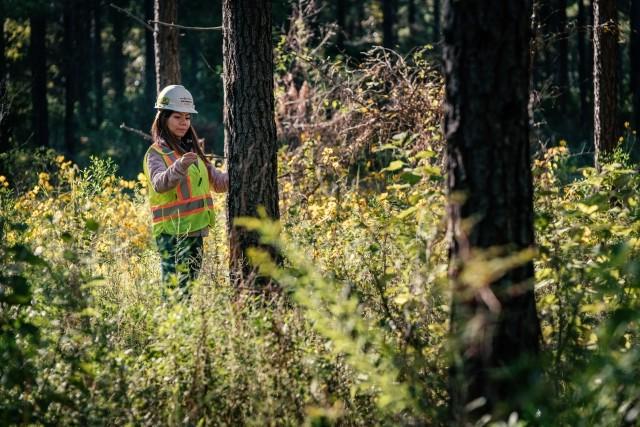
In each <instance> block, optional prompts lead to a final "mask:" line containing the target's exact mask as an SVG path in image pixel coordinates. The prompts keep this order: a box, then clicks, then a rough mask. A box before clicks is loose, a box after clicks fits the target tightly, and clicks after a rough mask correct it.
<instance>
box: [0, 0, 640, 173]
mask: <svg viewBox="0 0 640 427" xmlns="http://www.w3.org/2000/svg"><path fill="white" fill-rule="evenodd" d="M637 3H638V2H637V1H635V0H633V1H622V0H621V1H618V2H617V15H618V20H619V21H618V27H619V37H618V44H617V52H615V53H616V55H615V56H616V61H617V64H618V65H617V82H618V88H619V90H618V96H617V103H618V114H617V116H616V117H617V121H618V123H617V128H618V133H619V134H620V135H621V136H622V135H623V134H624V133H625V131H628V132H632V130H633V129H637V128H638V125H639V124H640V123H639V120H640V119H639V117H638V116H639V114H640V113H639V111H638V110H639V109H640V100H639V98H640V89H639V88H638V85H640V78H639V77H638V75H639V73H640V64H639V62H640V56H639V55H638V54H637V53H636V54H635V55H634V54H633V52H634V50H635V51H636V52H637V51H638V37H639V36H638V31H637V30H636V31H635V32H634V31H633V30H634V29H637V28H638V26H640V16H639V15H640V12H639V10H638V9H639V8H640V7H639V6H638V4H637ZM111 5H115V6H117V7H118V8H122V9H124V10H126V11H128V12H129V13H130V14H132V15H135V16H136V17H138V18H141V19H143V20H145V21H148V20H150V19H153V1H152V0H145V1H137V2H135V1H126V0H115V1H113V2H105V1H99V0H90V1H78V0H68V1H9V0H4V1H3V2H2V3H1V4H0V21H1V22H3V32H2V37H1V38H0V50H1V51H2V55H1V61H0V76H1V81H2V85H1V87H2V88H1V91H2V96H1V99H2V106H1V109H0V120H1V121H0V150H2V151H3V152H4V151H8V150H10V149H12V148H15V147H23V148H27V147H51V148H54V149H55V150H57V151H60V152H62V153H65V154H66V155H67V156H68V157H69V158H71V159H73V160H75V161H77V162H79V163H80V164H81V165H83V164H86V162H87V159H88V157H89V156H90V155H93V154H95V155H109V156H112V157H113V158H114V159H115V160H116V162H117V163H118V164H119V165H120V170H121V173H122V174H123V175H124V176H126V177H131V176H135V175H136V174H137V173H138V172H139V169H140V166H139V159H140V158H141V156H142V154H143V153H144V151H145V149H146V146H147V143H146V142H145V141H144V140H143V139H142V138H140V137H139V136H137V135H136V134H134V133H131V132H127V131H125V130H123V129H121V128H120V124H121V123H125V124H126V125H127V126H129V127H132V128H136V129H141V130H144V131H148V128H149V127H150V124H151V121H152V119H153V115H154V110H153V103H154V99H155V76H154V69H153V36H152V33H151V31H148V30H147V29H145V28H144V26H143V25H142V23H141V22H138V21H137V20H135V19H134V18H132V17H131V16H127V15H126V14H125V13H123V12H122V11H119V10H117V9H116V8H114V7H112V6H111ZM177 5H178V22H177V23H178V24H180V25H185V26H194V27H214V26H219V25H220V24H221V2H220V1H210V2H187V1H177ZM316 7H317V10H318V11H317V13H316V14H315V15H314V16H312V17H311V19H310V24H311V25H313V26H317V27H318V28H320V27H324V31H317V32H315V33H313V34H316V35H318V34H322V35H326V34H327V31H329V34H330V38H329V39H327V40H326V41H325V43H324V45H323V46H324V49H325V53H326V55H328V56H329V57H330V58H331V59H332V60H343V61H351V62H352V63H358V61H360V60H361V59H362V54H363V52H366V51H367V50H369V49H370V48H371V47H372V46H374V45H383V46H385V47H388V48H391V49H394V50H396V51H397V52H399V53H401V54H406V53H408V52H410V51H412V50H413V49H416V48H419V47H422V46H424V45H426V44H430V45H432V46H433V49H432V50H430V51H429V52H430V54H431V59H432V60H433V61H434V62H435V63H436V64H439V63H440V62H441V59H440V58H441V40H442V38H441V23H440V15H441V4H440V0H425V1H418V0H375V1H358V2H355V1H347V0H338V1H321V0H318V1H317V2H316ZM291 8H292V3H291V2H289V1H286V0H277V1H274V2H273V23H274V26H273V38H274V45H277V43H278V40H279V37H281V35H282V34H286V32H287V31H288V27H289V26H290V25H291V22H290V20H289V16H290V13H291ZM592 25H593V11H592V5H591V1H589V0H579V1H568V0H553V1H537V2H535V4H534V16H533V17H532V28H533V30H534V31H535V40H534V44H533V46H532V56H533V60H534V61H533V69H532V94H531V99H532V102H531V119H532V123H531V124H532V125H533V127H532V129H533V132H532V135H533V138H534V139H535V140H536V141H537V142H539V143H541V144H544V145H545V146H553V145H555V144H557V143H558V141H559V140H560V139H564V140H566V141H568V142H569V144H570V146H571V147H572V148H573V150H572V151H574V152H577V153H584V154H583V157H584V158H585V159H584V162H585V163H588V162H589V161H590V157H589V156H591V155H592V152H593V148H592V147H593V142H592V141H593V135H592V134H593V113H592V111H593V105H592V103H593V77H592V76H593V72H592V69H593V48H592ZM321 42H322V40H315V41H313V42H311V43H309V45H311V46H315V45H317V44H320V43H321ZM179 44H180V67H181V75H182V84H184V85H185V86H186V87H187V88H188V89H189V90H190V91H191V92H192V94H193V96H194V98H195V102H196V106H197V109H198V111H199V113H200V114H199V115H198V116H197V118H196V120H195V123H194V124H195V126H196V129H197V130H198V131H199V133H200V134H201V136H202V137H204V138H205V139H206V141H207V147H208V149H209V150H210V151H213V152H215V153H217V154H222V151H223V126H222V103H223V89H222V81H221V75H222V32H221V31H220V30H210V31H194V30H182V31H181V32H180V42H179ZM299 83H300V82H298V84H299ZM625 124H626V127H625ZM633 141H635V138H633Z"/></svg>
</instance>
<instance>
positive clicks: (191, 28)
mask: <svg viewBox="0 0 640 427" xmlns="http://www.w3.org/2000/svg"><path fill="white" fill-rule="evenodd" d="M149 24H158V25H163V26H165V27H171V28H177V29H179V30H191V31H217V30H222V26H220V27H185V26H184V25H178V24H169V23H166V22H162V21H154V20H152V19H150V20H149Z"/></svg>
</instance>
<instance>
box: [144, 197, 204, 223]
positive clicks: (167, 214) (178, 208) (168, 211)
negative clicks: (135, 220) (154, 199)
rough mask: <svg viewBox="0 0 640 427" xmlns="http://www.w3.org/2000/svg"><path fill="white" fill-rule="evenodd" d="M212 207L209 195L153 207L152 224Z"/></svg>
mask: <svg viewBox="0 0 640 427" xmlns="http://www.w3.org/2000/svg"><path fill="white" fill-rule="evenodd" d="M212 207H213V199H212V198H211V196H210V195H208V194H207V195H204V196H200V197H193V198H191V199H187V200H178V201H176V202H171V203H167V204H165V205H160V206H155V207H153V208H152V209H151V212H152V215H153V222H160V221H166V220H169V219H174V218H182V217H185V216H187V215H192V214H195V213H198V212H201V211H203V210H204V209H207V208H208V209H211V208H212Z"/></svg>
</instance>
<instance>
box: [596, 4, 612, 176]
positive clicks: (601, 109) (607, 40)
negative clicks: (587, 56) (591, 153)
mask: <svg viewBox="0 0 640 427" xmlns="http://www.w3.org/2000/svg"><path fill="white" fill-rule="evenodd" d="M593 18H594V22H593V28H594V35H593V65H594V67H593V98H594V99H593V102H594V121H593V125H594V134H593V140H594V143H595V148H596V153H595V154H596V155H595V164H596V167H599V166H600V163H601V161H602V158H603V157H604V156H606V155H607V154H610V153H611V152H613V150H614V149H615V148H616V145H617V138H616V115H617V93H618V88H617V83H618V81H617V76H616V66H617V65H616V55H617V53H618V46H617V43H618V20H617V10H616V2H615V0H594V1H593Z"/></svg>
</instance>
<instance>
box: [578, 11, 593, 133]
mask: <svg viewBox="0 0 640 427" xmlns="http://www.w3.org/2000/svg"><path fill="white" fill-rule="evenodd" d="M577 21H578V22H577V24H578V31H577V32H576V36H577V37H578V88H579V90H580V122H581V123H582V124H583V125H586V124H587V123H590V121H591V118H590V117H591V110H590V108H589V88H590V87H591V85H590V84H589V83H590V81H591V79H590V78H589V76H590V72H589V59H588V52H587V43H586V42H587V41H588V38H589V35H588V34H589V33H588V29H587V10H586V8H585V6H584V0H578V16H577Z"/></svg>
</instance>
